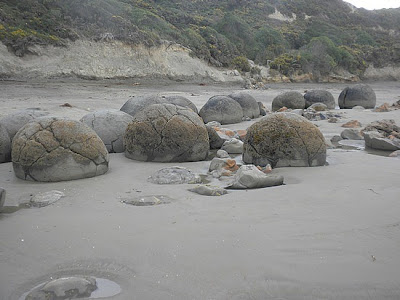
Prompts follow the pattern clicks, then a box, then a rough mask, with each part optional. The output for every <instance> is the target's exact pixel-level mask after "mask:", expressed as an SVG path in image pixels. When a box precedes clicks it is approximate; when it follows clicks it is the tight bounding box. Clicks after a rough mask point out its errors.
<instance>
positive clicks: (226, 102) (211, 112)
mask: <svg viewBox="0 0 400 300" xmlns="http://www.w3.org/2000/svg"><path fill="white" fill-rule="evenodd" d="M199 115H200V116H201V117H202V118H203V120H204V122H205V123H208V122H211V121H217V122H219V123H221V124H233V123H240V122H241V121H242V118H243V109H242V107H241V106H240V104H239V103H238V102H236V101H235V100H233V99H232V98H231V97H228V96H214V97H211V98H210V99H209V100H208V101H207V103H206V104H204V106H203V107H202V108H201V109H200V112H199Z"/></svg>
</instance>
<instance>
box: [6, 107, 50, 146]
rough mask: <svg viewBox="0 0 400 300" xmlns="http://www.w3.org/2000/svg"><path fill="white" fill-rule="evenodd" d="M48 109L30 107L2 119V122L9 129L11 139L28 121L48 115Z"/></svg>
mask: <svg viewBox="0 0 400 300" xmlns="http://www.w3.org/2000/svg"><path fill="white" fill-rule="evenodd" d="M48 114H49V113H48V112H47V111H42V110H40V109H35V108H28V109H23V110H20V111H17V112H15V113H12V114H10V115H7V116H5V117H4V118H2V119H0V123H1V124H3V126H4V127H5V128H6V129H7V131H8V134H9V136H10V139H11V141H12V139H13V138H14V136H15V134H16V133H17V131H18V130H20V129H21V128H22V127H23V126H24V125H25V124H26V123H28V122H30V121H32V120H34V119H36V118H39V117H43V116H46V115H48Z"/></svg>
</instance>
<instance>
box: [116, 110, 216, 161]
mask: <svg viewBox="0 0 400 300" xmlns="http://www.w3.org/2000/svg"><path fill="white" fill-rule="evenodd" d="M124 141H125V156H126V157H128V158H131V159H135V160H140V161H159V162H184V161H199V160H204V159H205V158H206V157H207V154H208V150H209V149H210V143H209V138H208V132H207V128H206V126H205V125H204V123H203V120H202V119H201V118H200V117H199V115H197V114H196V113H195V112H194V111H192V110H191V109H189V108H184V107H181V106H176V105H174V104H165V103H164V104H154V105H151V106H149V107H147V108H146V109H144V110H143V111H141V112H139V113H137V114H136V115H135V117H134V120H133V122H132V123H131V124H129V126H128V128H127V130H126V133H125V138H124Z"/></svg>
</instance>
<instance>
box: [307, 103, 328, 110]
mask: <svg viewBox="0 0 400 300" xmlns="http://www.w3.org/2000/svg"><path fill="white" fill-rule="evenodd" d="M309 108H311V109H314V110H315V111H325V110H328V107H327V106H326V105H325V104H323V103H314V104H313V105H311V106H310V107H309Z"/></svg>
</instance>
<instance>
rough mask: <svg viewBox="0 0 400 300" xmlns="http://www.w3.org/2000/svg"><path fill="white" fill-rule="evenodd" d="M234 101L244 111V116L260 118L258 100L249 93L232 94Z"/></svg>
mask: <svg viewBox="0 0 400 300" xmlns="http://www.w3.org/2000/svg"><path fill="white" fill-rule="evenodd" d="M229 97H231V98H232V99H233V100H235V101H236V102H237V103H239V105H240V106H241V107H242V109H243V115H244V116H247V117H249V118H251V119H254V118H258V117H259V116H260V107H259V106H258V103H257V101H256V99H254V97H253V96H251V95H250V94H248V93H233V94H230V95H229Z"/></svg>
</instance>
